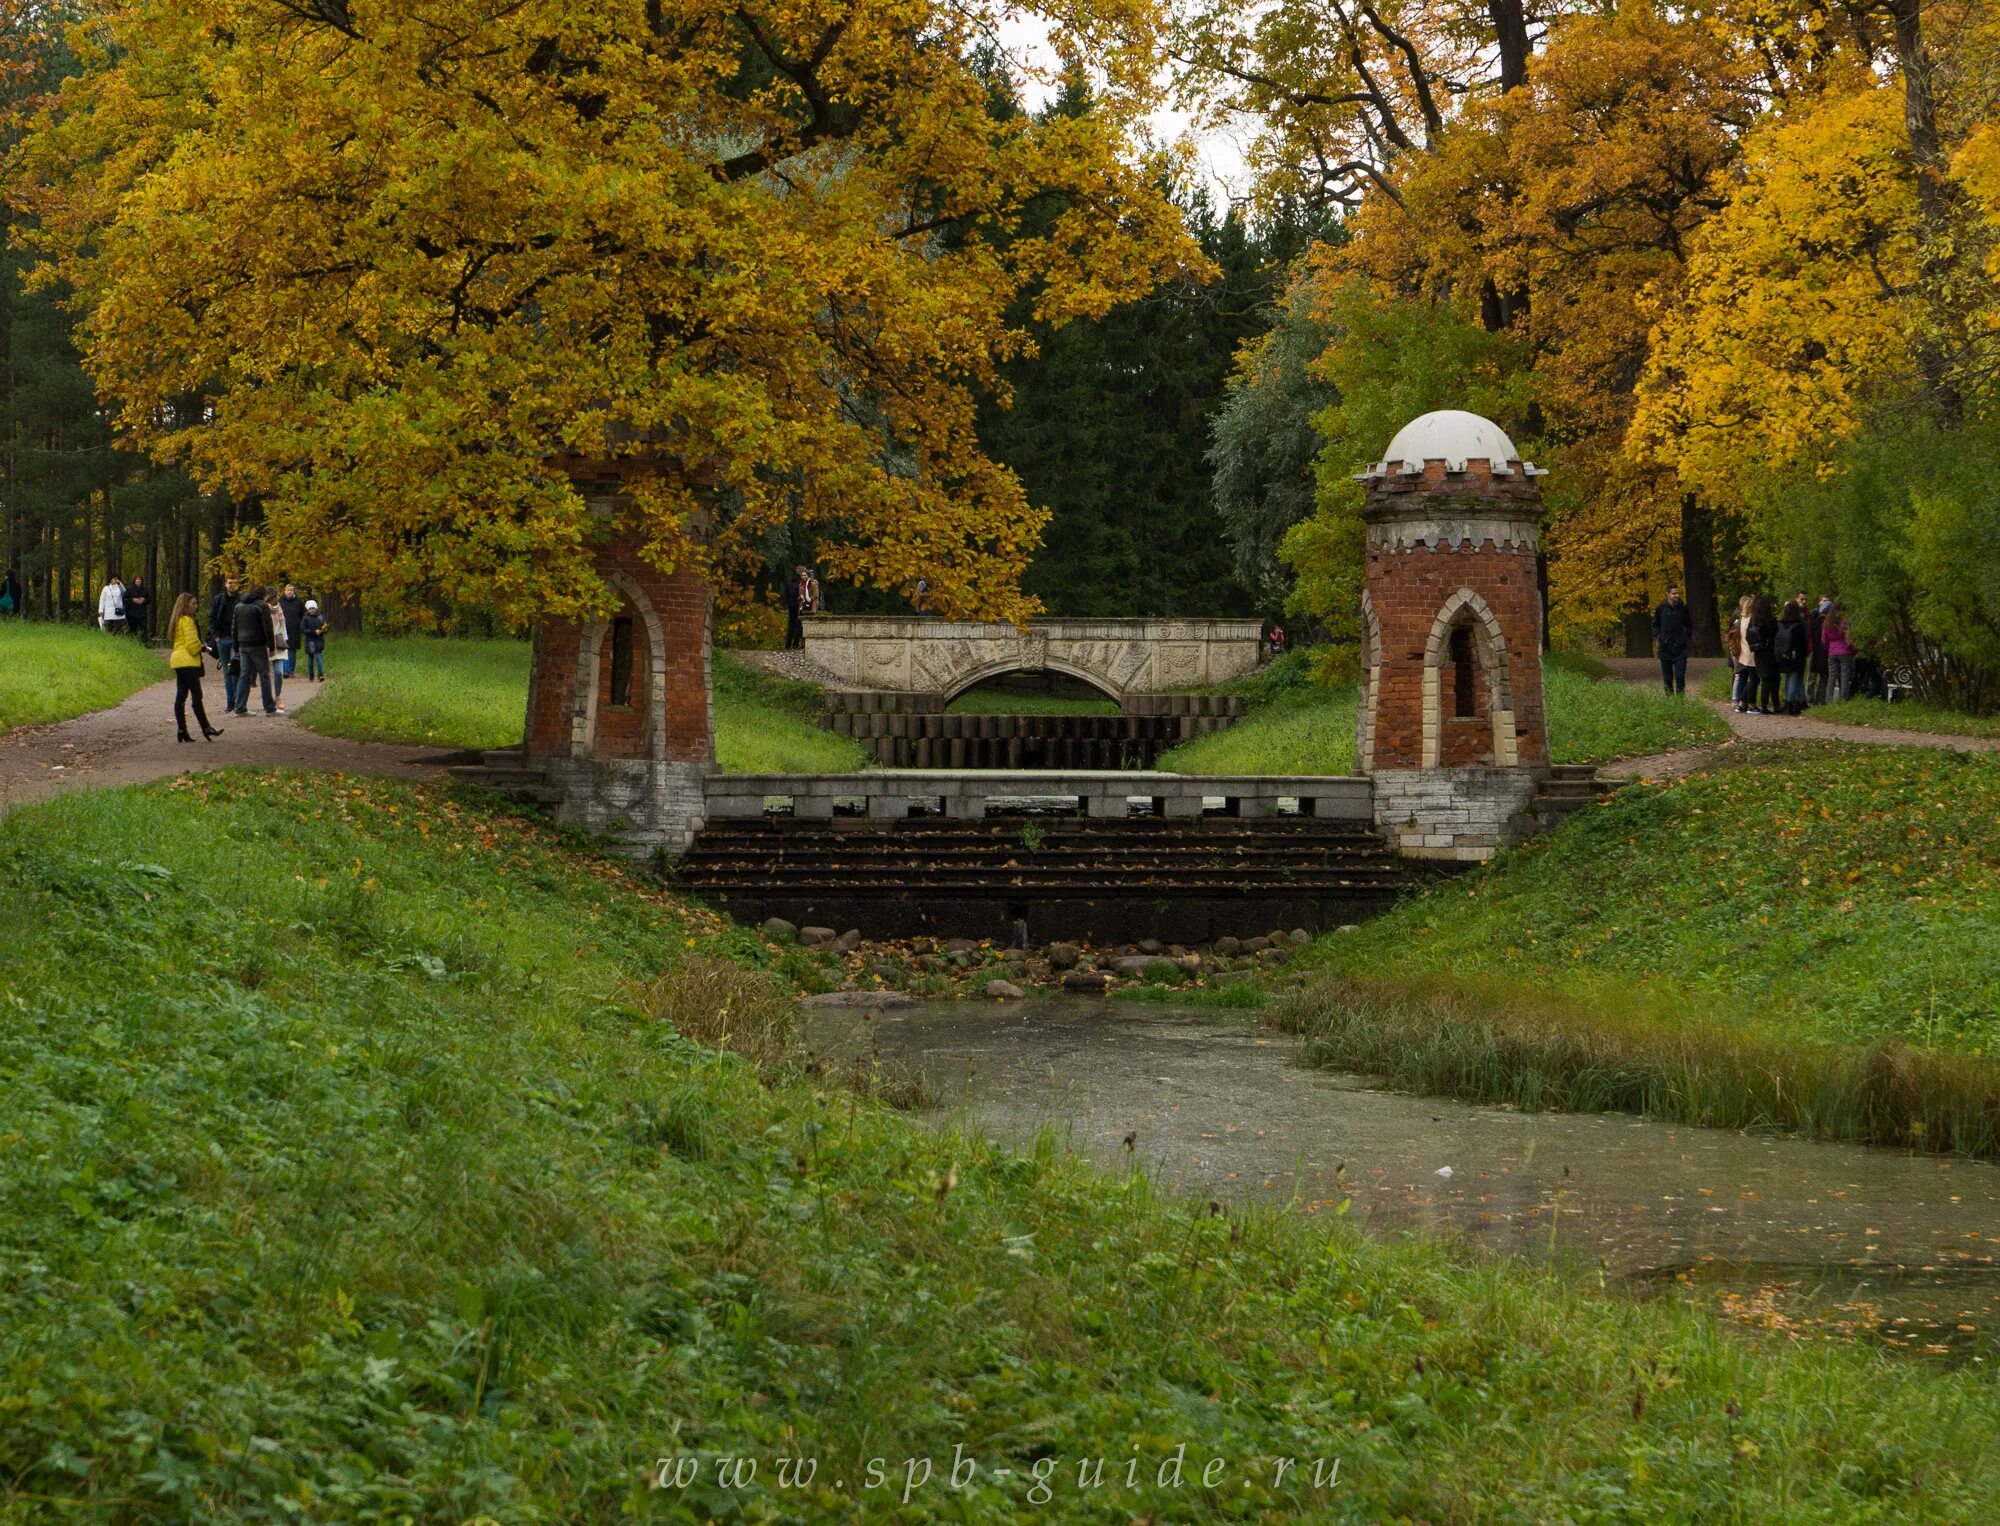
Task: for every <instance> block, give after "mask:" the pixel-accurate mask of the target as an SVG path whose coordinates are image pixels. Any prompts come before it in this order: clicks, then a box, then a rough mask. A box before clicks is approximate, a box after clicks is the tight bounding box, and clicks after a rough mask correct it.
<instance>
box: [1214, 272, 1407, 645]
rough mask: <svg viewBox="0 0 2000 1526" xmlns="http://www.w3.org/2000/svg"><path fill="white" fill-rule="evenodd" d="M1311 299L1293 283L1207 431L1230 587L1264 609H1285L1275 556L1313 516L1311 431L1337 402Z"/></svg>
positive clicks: (1307, 288)
mask: <svg viewBox="0 0 2000 1526" xmlns="http://www.w3.org/2000/svg"><path fill="white" fill-rule="evenodd" d="M1316 292H1317V286H1316V284H1315V283H1314V282H1312V281H1310V280H1299V281H1295V282H1294V283H1293V284H1292V286H1291V287H1290V289H1289V290H1287V291H1286V292H1285V293H1284V294H1283V296H1282V297H1281V298H1280V299H1279V301H1278V304H1277V309H1276V315H1275V320H1274V321H1273V323H1272V325H1271V327H1270V328H1269V329H1268V330H1267V331H1266V332H1265V333H1264V334H1263V335H1262V336H1260V337H1259V338H1257V339H1256V340H1254V341H1252V342H1251V343H1249V344H1246V345H1245V346H1244V347H1243V350H1242V352H1241V354H1240V355H1239V356H1238V359H1237V364H1236V371H1235V373H1234V374H1233V375H1232V376H1231V377H1230V378H1229V385H1228V389H1227V391H1226V392H1225V394H1224V398H1223V403H1222V406H1221V407H1220V408H1218V409H1217V410H1216V412H1215V415H1214V417H1213V418H1212V419H1211V420H1210V421H1209V430H1210V434H1211V439H1210V441H1209V447H1208V464H1209V469H1210V470H1211V471H1212V472H1213V473H1214V476H1215V510H1216V513H1217V514H1219V515H1220V516H1221V518H1222V524H1223V528H1224V530H1225V531H1226V532H1227V534H1228V536H1229V545H1230V551H1231V555H1232V557H1233V558H1234V567H1235V571H1236V581H1237V582H1238V583H1240V584H1242V585H1243V587H1245V588H1248V589H1250V590H1252V591H1253V592H1254V593H1255V594H1256V596H1257V603H1258V607H1259V608H1261V609H1274V610H1275V609H1280V608H1282V607H1283V606H1284V599H1285V594H1286V592H1287V591H1288V590H1289V588H1290V586H1291V575H1290V574H1289V573H1288V572H1287V571H1286V569H1285V568H1284V567H1283V566H1282V565H1281V564H1280V562H1279V560H1278V546H1279V543H1280V542H1281V541H1283V539H1284V536H1285V532H1286V531H1287V530H1289V529H1291V527H1292V526H1293V525H1295V524H1297V523H1298V522H1299V521H1300V520H1302V519H1304V518H1306V517H1307V516H1308V515H1310V514H1311V513H1312V511H1313V499H1314V494H1315V489H1316V483H1317V475H1316V469H1315V466H1314V463H1315V461H1316V460H1317V459H1318V456H1319V449H1320V437H1319V430H1318V429H1317V428H1316V427H1315V424H1314V421H1315V420H1316V419H1317V418H1319V417H1320V415H1321V414H1322V413H1323V412H1324V411H1325V410H1326V409H1328V408H1329V407H1331V406H1332V405H1333V404H1334V403H1335V402H1337V401H1338V395H1337V394H1336V393H1335V392H1334V390H1333V388H1332V387H1331V386H1329V385H1328V384H1327V383H1326V382H1325V381H1324V380H1322V379H1321V377H1320V376H1319V374H1318V371H1317V369H1316V364H1315V363H1316V362H1317V361H1318V360H1319V358H1320V356H1321V355H1322V354H1323V353H1325V351H1326V347H1327V344H1328V342H1329V341H1330V340H1331V339H1332V337H1333V333H1332V330H1331V329H1330V328H1329V327H1328V325H1327V323H1326V321H1325V319H1323V318H1322V317H1321V316H1320V315H1319V313H1318V312H1317V311H1316V310H1315V307H1316V303H1315V295H1316ZM1384 443H1385V444H1386V443H1387V442H1386V441H1385V442H1384Z"/></svg>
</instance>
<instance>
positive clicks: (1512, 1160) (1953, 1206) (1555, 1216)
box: [810, 1000, 2000, 1360]
mask: <svg viewBox="0 0 2000 1526" xmlns="http://www.w3.org/2000/svg"><path fill="white" fill-rule="evenodd" d="M810 1031H811V1036H812V1039H813V1042H814V1044H815V1046H816V1047H817V1048H819V1049H820V1050H821V1051H822V1052H825V1053H828V1054H830V1055H842V1056H848V1055H857V1054H866V1053H867V1052H868V1051H869V1050H870V1049H871V1048H872V1049H874V1050H875V1051H877V1052H879V1053H880V1054H881V1056H882V1057H883V1058H884V1059H893V1060H898V1061H900V1062H902V1063H903V1064H906V1065H909V1066H912V1067H914V1068H916V1069H918V1070H920V1071H922V1072H923V1074H924V1075H925V1076H926V1077H927V1078H928V1079H929V1081H930V1084H931V1086H932V1088H933V1090H934V1091H935V1093H936V1095H937V1097H938V1099H939V1102H940V1105H941V1107H942V1108H943V1109H945V1110H946V1111H947V1112H949V1111H956V1110H962V1111H963V1113H965V1114H966V1115H969V1117H970V1118H971V1120H972V1121H974V1122H975V1123H977V1124H978V1125H979V1126H980V1127H982V1128H984V1129H985V1130H986V1131H987V1132H989V1133H991V1134H993V1135H995V1136H996V1137H998V1138H1001V1139H1006V1140H1012V1141H1015V1142H1021V1141H1025V1140H1026V1139H1028V1138H1029V1137H1031V1136H1032V1135H1033V1134H1034V1133H1035V1131H1036V1130H1037V1129H1039V1128H1041V1127H1042V1126H1043V1125H1045V1124H1054V1125H1055V1126H1056V1127H1057V1128H1058V1129H1059V1130H1060V1131H1061V1132H1062V1133H1063V1134H1064V1136H1065V1137H1066V1138H1067V1139H1068V1140H1069V1142H1070V1143H1071V1144H1072V1145H1073V1146H1074V1147H1075V1148H1077V1149H1079V1150H1082V1151H1084V1152H1086V1153H1088V1154H1090V1155H1092V1156H1094V1157H1095V1158H1096V1159H1097V1160H1099V1161H1100V1162H1101V1163H1103V1164H1105V1165H1107V1166H1110V1167H1112V1168H1114V1169H1122V1168H1123V1167H1124V1166H1125V1165H1126V1163H1127V1162H1128V1161H1129V1160H1132V1159H1136V1160H1138V1161H1139V1162H1140V1163H1141V1164H1143V1165H1144V1166H1145V1167H1146V1169H1147V1170H1148V1171H1149V1172H1150V1173H1151V1174H1152V1175H1153V1176H1154V1177H1155V1178H1156V1179H1157V1180H1160V1181H1162V1182H1165V1183H1167V1184H1169V1185H1171V1186H1173V1187H1175V1188H1177V1189H1179V1190H1181V1191H1184V1192H1188V1193H1195V1194H1202V1195H1206V1196H1211V1197H1217V1198H1222V1199H1226V1200H1236V1201H1256V1202H1261V1203H1266V1204H1270V1205H1273V1206H1280V1207H1286V1206H1289V1207H1291V1208H1294V1209H1296V1210H1297V1211H1300V1212H1304V1213H1307V1214H1317V1213H1329V1212H1334V1211H1337V1209H1338V1207H1339V1204H1340V1203H1341V1202H1343V1201H1351V1205H1352V1206H1351V1207H1350V1208H1349V1210H1348V1212H1349V1214H1350V1215H1351V1216H1352V1217H1353V1218H1354V1219H1355V1220H1356V1221H1357V1222H1360V1223H1362V1224H1365V1225H1367V1226H1369V1227H1371V1228H1373V1229H1376V1230H1379V1231H1382V1232H1391V1231H1394V1230H1398V1229H1419V1230H1429V1231H1450V1232H1455V1233H1458V1234H1461V1235H1463V1236H1464V1237H1465V1238H1467V1239H1468V1240H1471V1241H1473V1242H1475V1243H1477V1244H1480V1245H1484V1246H1487V1247H1489V1248H1491V1249H1493V1250H1496V1251H1501V1252H1504V1253H1507V1254H1511V1255H1521V1256H1531V1257H1547V1256H1550V1255H1556V1256H1560V1257H1563V1258H1565V1259H1568V1260H1570V1261H1573V1262H1579V1261H1580V1262H1582V1263H1583V1264H1585V1265H1600V1266H1602V1267H1603V1268H1604V1270H1605V1272H1606V1274H1607V1275H1609V1276H1614V1277H1619V1278H1624V1279H1630V1280H1632V1281H1633V1282H1634V1283H1635V1284H1639V1285H1646V1284H1657V1285H1663V1286H1676V1287H1685V1288H1689V1289H1695V1290H1699V1291H1700V1292H1702V1293H1703V1294H1705V1295H1707V1296H1711V1297H1713V1298H1714V1299H1716V1300H1717V1301H1718V1303H1719V1304H1720V1305H1721V1307H1722V1308H1723V1309H1724V1311H1725V1312H1726V1313H1728V1314H1730V1315H1731V1316H1732V1317H1734V1318H1737V1319H1740V1320H1742V1321H1743V1322H1745V1323H1749V1324H1753V1325H1760V1326H1764V1327H1767V1328H1773V1329H1780V1330H1783V1329H1787V1328H1791V1327H1795V1326H1796V1327H1798V1328H1800V1329H1810V1328H1822V1329H1827V1330H1831V1331H1833V1332H1834V1333H1837V1334H1841V1335H1847V1336H1852V1337H1855V1338H1862V1339H1869V1340H1877V1341H1880V1342H1882V1343H1883V1344H1885V1345H1888V1346H1891V1347H1896V1348H1900V1349H1908V1350H1922V1351H1930V1352H1933V1353H1935V1354H1940V1355H1953V1356H1957V1357H1960V1358H1966V1357H1970V1358H1972V1359H1974V1360H1984V1359H1985V1357H1986V1356H1988V1355H1991V1354H1992V1352H1991V1350H1990V1348H1991V1347H1992V1346H1993V1344H1994V1343H1995V1341H1996V1337H2000V1264H1996V1261H1995V1257H1996V1256H1997V1255H2000V1165H1994V1164H1989V1163H1987V1162H1983V1161H1959V1160H1951V1159H1948V1158H1939V1157H1935V1156H1925V1155H1908V1154H1900V1153H1897V1152H1895V1151H1891V1150H1882V1149H1871V1148H1867V1147H1864V1146H1858V1145H1837V1144H1816V1143H1813V1142H1811V1141H1809V1140H1800V1139H1787V1138H1783V1137H1778V1136H1769V1135H1761V1134H1752V1133H1737V1132H1733V1131H1728V1130H1720V1129H1700V1128H1690V1127H1686V1126H1684V1125H1676V1124H1669V1123H1662V1122H1658V1121H1655V1120H1651V1119H1644V1118H1634V1117H1631V1116H1629V1115H1626V1114H1620V1113H1605V1114H1576V1113H1520V1112H1514V1111H1511V1110H1508V1109H1505V1108H1497V1107H1488V1106H1481V1105H1477V1104H1469V1103H1462V1102H1453V1101H1449V1100H1446V1099H1442V1098H1435V1097H1412V1096H1407V1095H1404V1094H1402V1093H1399V1092H1389V1091H1382V1090H1379V1089H1377V1088H1375V1087H1374V1086H1372V1085H1371V1084H1370V1083H1369V1082H1368V1081H1367V1080H1366V1079H1365V1078H1363V1077H1358V1076H1347V1075H1338V1074H1333V1073H1329V1072H1326V1071H1315V1070H1309V1069H1306V1068H1304V1067H1303V1066H1300V1065H1299V1064H1297V1063H1296V1062H1295V1056H1296V1054H1297V1043H1296V1041H1295V1040H1293V1039H1292V1038H1291V1037H1289V1036H1288V1035H1285V1034H1280V1033H1276V1032H1273V1031H1271V1030H1269V1029H1264V1028H1259V1027H1256V1026H1253V1025H1252V1024H1251V1023H1250V1022H1249V1021H1247V1020H1245V1019H1242V1018H1240V1017H1236V1016H1234V1015H1231V1016H1226V1017H1225V1016H1222V1015H1219V1014H1215V1013H1208V1012H1194V1011H1189V1010H1185V1009H1175V1008H1173V1007H1170V1006H1155V1005H1152V1004H1148V1005H1147V1006H1146V1007H1144V1008H1136V1007H1134V1006H1128V1005H1125V1004H1121V1003H1115V1002H1104V1001H1099V1000H1047V1001H1035V1002H1028V1003H1010V1004H1008V1005H1006V1006H1000V1005H997V1004H975V1003H973V1002H963V1003H951V1002H947V1003H937V1004H928V1005H924V1006H919V1007H913V1008H905V1009H903V1010H901V1011H896V1012H885V1013H881V1014H879V1015H872V1016H863V1015H861V1014H856V1013H832V1014H824V1015H821V1014H815V1020H814V1022H813V1023H812V1026H811V1030H810ZM1128 1133H1130V1134H1133V1135H1134V1136H1135V1138H1134V1141H1133V1146H1132V1149H1131V1150H1130V1152H1128V1150H1127V1148H1126V1145H1125V1137H1126V1135H1127V1134H1128Z"/></svg>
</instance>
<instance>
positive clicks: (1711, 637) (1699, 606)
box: [1681, 493, 1722, 657]
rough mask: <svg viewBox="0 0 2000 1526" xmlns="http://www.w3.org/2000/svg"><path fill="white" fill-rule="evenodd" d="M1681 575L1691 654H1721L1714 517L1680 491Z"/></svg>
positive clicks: (1694, 655) (1687, 494) (1689, 651)
mask: <svg viewBox="0 0 2000 1526" xmlns="http://www.w3.org/2000/svg"><path fill="white" fill-rule="evenodd" d="M1681 578H1682V580H1683V581H1684V582H1685V583H1686V584H1687V589H1686V592H1687V604H1688V610H1689V612H1690V613H1689V618H1690V620H1691V621H1692V622H1693V624H1694V633H1693V635H1692V637H1691V638H1690V639H1689V641H1688V655H1689V656H1690V657H1720V656H1721V655H1722V617H1721V614H1720V613H1719V611H1718V610H1717V608H1716V603H1715V521H1714V520H1713V519H1711V518H1710V517H1709V512H1708V508H1707V506H1706V505H1705V504H1703V503H1702V501H1701V500H1700V499H1699V498H1697V497H1695V495H1694V494H1693V493H1684V494H1682V495H1681Z"/></svg>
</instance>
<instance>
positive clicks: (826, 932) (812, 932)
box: [799, 927, 840, 948]
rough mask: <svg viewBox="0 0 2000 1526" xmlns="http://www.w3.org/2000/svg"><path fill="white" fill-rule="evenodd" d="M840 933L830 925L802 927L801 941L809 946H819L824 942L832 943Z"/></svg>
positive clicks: (800, 931) (800, 932)
mask: <svg viewBox="0 0 2000 1526" xmlns="http://www.w3.org/2000/svg"><path fill="white" fill-rule="evenodd" d="M839 936H840V935H839V934H838V933H836V932H835V931H834V930H833V929H832V928H830V927H801V928H800V929H799V942H801V943H803V944H804V945H805V946H806V947H807V948H818V947H819V946H820V945H821V944H822V943H831V942H833V940H834V939H835V938H837V937H839Z"/></svg>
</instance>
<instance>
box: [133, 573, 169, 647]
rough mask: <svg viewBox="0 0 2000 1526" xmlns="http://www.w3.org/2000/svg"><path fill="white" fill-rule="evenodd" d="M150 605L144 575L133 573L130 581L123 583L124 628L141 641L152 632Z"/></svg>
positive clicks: (150, 601) (150, 598)
mask: <svg viewBox="0 0 2000 1526" xmlns="http://www.w3.org/2000/svg"><path fill="white" fill-rule="evenodd" d="M151 605H152V595H151V594H149V593H147V592H146V579H145V576H144V575H143V574H141V573H134V574H133V575H132V581H131V582H129V583H127V584H126V585H125V629H127V630H128V631H130V632H131V633H132V634H133V635H135V636H137V637H138V638H139V639H140V640H141V641H144V640H145V639H146V638H147V637H149V636H151V635H152V634H153V612H152V609H151ZM168 634H169V635H171V634H172V633H171V632H169V633H168Z"/></svg>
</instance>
